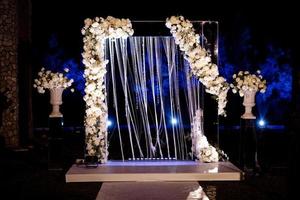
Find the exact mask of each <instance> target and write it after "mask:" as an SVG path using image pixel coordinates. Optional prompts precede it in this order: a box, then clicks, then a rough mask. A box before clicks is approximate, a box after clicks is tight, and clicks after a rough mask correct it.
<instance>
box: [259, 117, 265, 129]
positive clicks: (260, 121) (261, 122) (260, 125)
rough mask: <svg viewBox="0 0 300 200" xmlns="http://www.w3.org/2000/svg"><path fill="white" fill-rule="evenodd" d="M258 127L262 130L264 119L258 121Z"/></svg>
mask: <svg viewBox="0 0 300 200" xmlns="http://www.w3.org/2000/svg"><path fill="white" fill-rule="evenodd" d="M258 126H259V127H260V128H264V127H265V126H266V122H265V120H264V119H260V120H259V121H258Z"/></svg>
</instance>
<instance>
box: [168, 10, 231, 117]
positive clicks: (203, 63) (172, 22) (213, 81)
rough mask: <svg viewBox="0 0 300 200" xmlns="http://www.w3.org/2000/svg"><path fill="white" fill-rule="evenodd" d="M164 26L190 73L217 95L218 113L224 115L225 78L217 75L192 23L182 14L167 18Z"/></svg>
mask: <svg viewBox="0 0 300 200" xmlns="http://www.w3.org/2000/svg"><path fill="white" fill-rule="evenodd" d="M166 26H167V27H168V28H169V29H170V32H171V34H172V35H173V37H174V39H175V43H176V44H178V45H179V47H180V50H181V51H183V52H184V53H185V59H186V60H187V61H188V62H189V64H190V67H191V72H192V74H193V75H195V76H196V77H197V78H198V79H199V80H200V82H201V83H202V84H203V85H204V86H205V87H206V92H208V93H210V94H213V95H216V96H217V101H218V114H219V115H223V116H226V112H225V107H226V104H227V92H228V90H229V84H228V83H227V82H226V79H225V78H223V77H221V76H219V70H218V66H217V65H216V64H214V63H212V62H211V57H210V55H209V54H208V52H207V51H206V50H205V48H202V47H201V45H200V36H199V34H196V33H195V30H194V28H193V24H192V23H191V22H190V21H189V20H185V19H184V17H182V16H172V17H170V18H167V20H166Z"/></svg>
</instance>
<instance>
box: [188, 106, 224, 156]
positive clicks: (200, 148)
mask: <svg viewBox="0 0 300 200" xmlns="http://www.w3.org/2000/svg"><path fill="white" fill-rule="evenodd" d="M202 118H203V111H202V110H201V109H199V110H197V111H196V114H195V116H194V118H193V123H192V129H191V137H192V152H193V154H194V155H195V156H196V158H197V160H199V161H201V162H218V161H219V153H218V152H217V149H216V148H215V147H213V146H212V145H210V144H209V143H208V141H207V138H206V137H205V135H204V131H203V121H202Z"/></svg>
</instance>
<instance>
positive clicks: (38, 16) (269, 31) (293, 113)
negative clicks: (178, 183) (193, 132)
mask: <svg viewBox="0 0 300 200" xmlns="http://www.w3.org/2000/svg"><path fill="white" fill-rule="evenodd" d="M23 2H27V3H28V4H29V7H27V6H24V9H28V8H29V9H28V13H29V16H30V17H29V19H30V22H29V24H30V26H31V28H30V34H31V36H30V42H29V44H28V45H25V47H24V49H21V52H23V57H26V59H25V62H27V64H29V65H30V66H31V68H30V70H31V73H30V75H29V78H28V80H27V82H26V84H28V81H29V82H30V81H33V79H34V78H35V77H36V74H37V72H38V71H39V70H40V68H41V67H46V68H49V69H53V70H62V69H63V68H64V67H65V66H68V67H69V68H71V70H72V69H73V71H74V74H72V76H73V77H72V78H74V77H77V83H78V85H77V86H76V89H77V90H76V91H75V93H68V92H66V93H65V94H64V99H63V101H64V104H63V106H62V111H63V114H64V122H65V124H64V126H65V127H66V128H69V129H68V130H66V141H67V142H66V144H65V146H66V147H65V152H64V156H65V162H64V170H67V168H68V167H69V166H70V164H72V162H74V160H75V159H76V158H78V157H82V156H83V148H84V147H83V145H84V140H83V130H82V126H83V118H84V109H85V105H84V101H83V100H82V93H81V92H80V90H82V88H83V85H82V84H83V82H82V79H81V78H80V77H81V76H80V74H81V73H82V69H83V65H82V63H81V59H82V58H81V53H82V46H83V43H82V35H81V32H80V30H81V28H82V27H83V21H84V19H85V18H88V17H89V18H93V17H95V16H99V17H106V16H108V15H110V16H114V17H119V18H129V19H130V20H165V19H166V18H167V17H169V16H172V15H183V16H184V17H185V18H186V19H189V20H216V21H219V24H220V31H219V32H220V43H219V44H220V45H219V46H220V49H219V53H220V60H219V64H220V65H219V70H220V72H221V74H222V75H223V76H225V77H226V78H228V80H229V82H231V80H230V78H231V77H230V76H231V75H232V74H233V73H237V72H238V71H239V70H250V71H251V72H254V71H256V70H257V69H261V70H262V73H263V75H264V77H265V78H266V79H267V81H268V83H272V84H271V85H270V88H272V90H269V91H272V92H269V93H268V92H267V93H266V94H265V95H258V97H257V105H256V108H258V110H255V113H256V114H257V116H258V117H264V118H265V119H266V121H267V123H268V124H267V125H268V126H267V127H266V128H264V129H257V133H258V134H259V136H258V137H259V150H260V151H259V156H260V162H261V163H260V164H261V165H262V166H261V167H262V173H261V176H259V177H254V178H253V177H252V178H250V179H249V180H247V181H244V182H241V183H240V185H239V183H229V184H228V185H227V187H226V184H224V185H225V186H223V185H222V183H216V185H217V187H219V192H220V193H221V195H223V197H222V196H221V195H220V196H218V199H231V195H233V196H235V197H237V196H238V197H239V199H285V198H287V199H288V197H290V195H292V194H293V193H295V192H296V190H295V185H293V181H295V180H297V177H298V175H296V174H297V169H298V167H299V165H298V164H297V160H296V158H297V157H298V156H297V155H298V152H299V136H298V130H299V125H300V117H299V115H300V112H299V111H300V110H299V109H300V98H299V97H300V96H299V89H300V81H299V80H300V70H299V65H300V61H299V56H298V55H299V48H298V45H299V35H300V31H299V28H298V24H299V23H298V21H297V19H298V18H299V16H298V15H299V14H298V13H299V11H298V7H297V6H296V5H295V4H296V3H292V2H289V1H280V2H278V3H275V2H272V1H270V2H264V3H263V2H262V1H248V2H245V1H240V2H235V3H233V2H231V3H230V2H228V1H227V2H222V3H220V2H214V1H213V2H211V1H180V2H175V1H173V2H163V3H164V5H162V1H138V2H136V3H133V2H129V1H121V2H117V1H108V2H104V1H102V0H101V1H100V0H99V1H80V0H79V1H76V2H75V1H62V0H61V1H56V0H52V1H51V0H45V1H42V0H31V1H30V0H28V1H23ZM21 9H22V7H21ZM22 12H24V11H22ZM22 12H21V11H20V13H22ZM25 12H27V11H25ZM133 26H134V27H133V28H134V31H135V34H134V35H148V34H149V35H169V30H168V29H167V28H166V27H165V26H164V24H163V23H159V24H151V26H149V25H146V26H142V25H137V24H136V26H135V24H134V23H133ZM20 34H21V35H22V34H23V33H22V32H21V33H20ZM24 51H25V53H24ZM24 55H25V56H24ZM21 56H22V54H21ZM23 61H24V60H23ZM22 73H26V72H22V71H20V74H21V75H22ZM22 81H23V83H24V81H26V78H25V79H22V80H21V81H20V87H25V86H22ZM30 85H32V84H31V83H30ZM270 88H268V89H270ZM27 89H28V88H27ZM28 90H29V91H30V92H31V93H26V94H24V95H21V97H20V102H21V105H20V109H21V114H20V115H21V116H23V117H25V118H24V121H23V122H22V121H21V122H20V127H21V128H22V127H23V128H24V127H25V129H26V128H28V127H27V125H26V124H25V123H26V114H24V113H26V112H27V111H28V110H30V108H27V107H26V105H27V103H28V101H27V100H26V99H32V116H33V118H32V121H31V122H32V127H31V128H32V129H31V132H32V133H31V132H30V126H29V128H28V130H29V131H24V132H23V133H22V134H21V135H20V137H21V144H22V146H24V147H27V146H30V148H33V149H34V150H32V151H29V153H27V154H26V153H24V154H23V153H21V154H12V153H7V154H3V155H5V156H7V155H8V156H7V157H5V159H6V160H5V162H6V164H7V167H6V168H5V169H6V170H8V169H9V168H11V169H16V170H19V171H18V172H17V173H15V174H14V176H13V177H12V178H11V179H10V181H9V183H8V184H6V183H5V182H1V183H2V184H3V183H4V184H6V187H5V188H7V191H8V192H9V193H10V194H11V195H12V194H13V193H14V192H15V189H14V188H17V189H18V190H22V192H21V193H20V194H13V196H12V199H35V198H41V197H43V198H44V197H45V194H50V196H49V197H53V198H58V199H93V197H94V196H95V193H96V192H98V190H99V185H96V184H94V185H93V184H86V185H76V184H73V185H72V184H69V185H68V184H65V183H64V178H63V177H64V174H63V173H64V172H65V171H64V172H62V173H61V174H59V173H58V174H57V173H56V174H52V172H50V173H49V172H47V169H46V168H47V144H46V143H47V142H46V137H47V127H48V125H49V124H48V123H49V122H48V113H49V111H50V105H49V102H48V101H49V94H45V95H41V94H38V93H37V92H36V91H35V90H33V88H31V89H28ZM31 94H32V95H31ZM228 99H229V103H228V105H227V108H226V110H227V112H228V116H227V118H223V117H220V118H219V120H220V121H219V122H220V126H219V128H220V146H221V148H223V149H224V150H225V151H226V152H227V153H228V154H229V157H230V161H231V162H233V163H234V164H238V163H237V162H236V161H237V159H238V155H237V154H238V153H237V145H238V138H237V137H236V135H237V133H238V132H239V131H238V130H237V129H236V127H237V126H239V125H240V115H241V113H242V112H243V107H242V106H241V102H242V98H240V97H238V96H237V95H233V94H232V92H229V93H228ZM29 102H30V101H29ZM236 105H239V106H236ZM46 106H48V110H46V109H45V108H46ZM22 109H23V110H22ZM22 113H23V114H22ZM274 125H276V126H274ZM274 127H275V128H274ZM276 127H277V128H276ZM278 127H279V128H278ZM0 150H1V149H0ZM28 158H29V159H28ZM45 169H46V170H45ZM49 175H51V176H49ZM27 177H31V178H30V179H29V180H30V182H31V183H30V184H29V183H28V182H29V181H27V180H26V179H27ZM41 177H42V178H41ZM4 178H6V179H8V175H5V176H4ZM203 184H204V185H209V184H211V183H209V184H208V183H203ZM82 186H83V187H82ZM228 187H230V188H228ZM33 188H37V190H38V191H35V189H33ZM92 190H93V191H92ZM74 191H76V192H74ZM228 191H229V192H228ZM73 193H74V194H73ZM229 193H231V194H229ZM22 195H23V196H22ZM226 197H227V198H226ZM260 197H261V198H260ZM233 199H234V198H233Z"/></svg>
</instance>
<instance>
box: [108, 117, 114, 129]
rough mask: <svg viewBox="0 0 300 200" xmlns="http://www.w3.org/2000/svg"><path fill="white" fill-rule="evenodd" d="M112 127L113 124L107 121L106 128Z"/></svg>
mask: <svg viewBox="0 0 300 200" xmlns="http://www.w3.org/2000/svg"><path fill="white" fill-rule="evenodd" d="M112 125H113V122H112V121H111V120H109V119H108V120H107V127H111V126H112Z"/></svg>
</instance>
